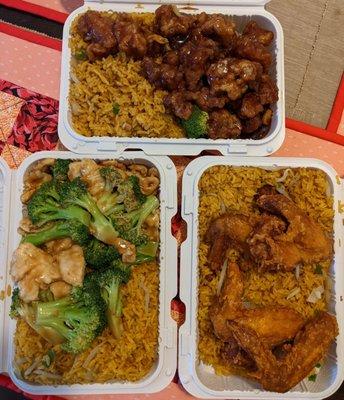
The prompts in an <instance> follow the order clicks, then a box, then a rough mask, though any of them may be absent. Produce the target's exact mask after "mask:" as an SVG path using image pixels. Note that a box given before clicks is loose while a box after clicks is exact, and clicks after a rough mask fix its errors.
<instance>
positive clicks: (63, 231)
mask: <svg viewBox="0 0 344 400" xmlns="http://www.w3.org/2000/svg"><path fill="white" fill-rule="evenodd" d="M66 237H70V238H71V239H72V240H73V241H74V242H76V243H78V244H79V245H81V246H82V245H86V244H87V243H88V241H89V239H90V235H89V232H88V228H87V227H86V226H85V225H84V224H82V223H81V222H79V221H78V220H76V219H71V220H68V221H58V222H56V223H55V224H54V225H53V226H52V227H50V228H48V229H45V230H43V231H39V232H34V233H29V234H28V235H26V236H25V237H24V238H23V242H24V243H32V244H33V245H35V246H40V245H42V244H43V243H45V242H48V241H49V240H54V239H61V238H66Z"/></svg>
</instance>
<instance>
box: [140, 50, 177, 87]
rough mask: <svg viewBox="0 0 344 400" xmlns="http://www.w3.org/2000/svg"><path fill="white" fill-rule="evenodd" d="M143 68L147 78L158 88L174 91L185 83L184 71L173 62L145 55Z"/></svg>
mask: <svg viewBox="0 0 344 400" xmlns="http://www.w3.org/2000/svg"><path fill="white" fill-rule="evenodd" d="M142 70H143V74H144V76H145V77H146V78H147V80H148V81H149V82H150V83H151V84H153V85H155V86H156V87H157V88H158V89H165V90H170V91H171V90H172V91H173V90H176V89H179V88H181V87H183V85H184V80H183V73H182V72H181V71H180V70H179V68H178V67H177V66H174V65H172V64H171V65H170V64H166V63H158V62H156V61H155V60H153V59H151V58H148V57H145V58H144V59H143V61H142ZM178 94H179V92H178Z"/></svg>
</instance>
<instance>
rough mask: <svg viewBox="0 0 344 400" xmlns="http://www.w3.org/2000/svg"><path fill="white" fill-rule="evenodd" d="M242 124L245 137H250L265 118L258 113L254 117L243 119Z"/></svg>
mask: <svg viewBox="0 0 344 400" xmlns="http://www.w3.org/2000/svg"><path fill="white" fill-rule="evenodd" d="M241 124H242V133H243V135H244V137H250V136H251V134H253V133H254V132H255V131H257V129H259V128H260V127H261V126H262V124H263V120H262V117H261V116H260V115H256V116H255V117H253V118H249V119H245V120H242V121H241Z"/></svg>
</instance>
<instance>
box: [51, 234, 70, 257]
mask: <svg viewBox="0 0 344 400" xmlns="http://www.w3.org/2000/svg"><path fill="white" fill-rule="evenodd" d="M72 245H73V241H72V239H71V238H64V239H55V240H50V241H49V242H47V243H45V247H46V249H47V252H48V253H49V254H51V255H53V256H54V255H56V254H57V253H59V252H60V251H63V250H67V249H70V248H71V247H72Z"/></svg>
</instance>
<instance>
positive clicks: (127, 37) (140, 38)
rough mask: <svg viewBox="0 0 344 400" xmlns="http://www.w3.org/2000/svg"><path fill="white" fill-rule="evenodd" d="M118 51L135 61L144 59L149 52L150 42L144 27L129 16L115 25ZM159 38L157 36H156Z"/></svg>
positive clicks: (121, 18)
mask: <svg viewBox="0 0 344 400" xmlns="http://www.w3.org/2000/svg"><path fill="white" fill-rule="evenodd" d="M113 31H114V34H115V37H116V39H117V43H118V50H119V51H123V52H124V53H125V54H126V55H128V56H129V57H133V58H134V59H137V58H142V57H144V56H145V55H146V53H147V51H148V42H147V39H146V37H145V33H144V31H143V29H142V27H141V26H140V25H139V24H138V23H136V22H135V21H133V19H132V18H130V17H129V16H124V15H121V16H120V17H119V18H118V19H117V20H116V22H115V24H114V30H113ZM156 36H157V35H156Z"/></svg>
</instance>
